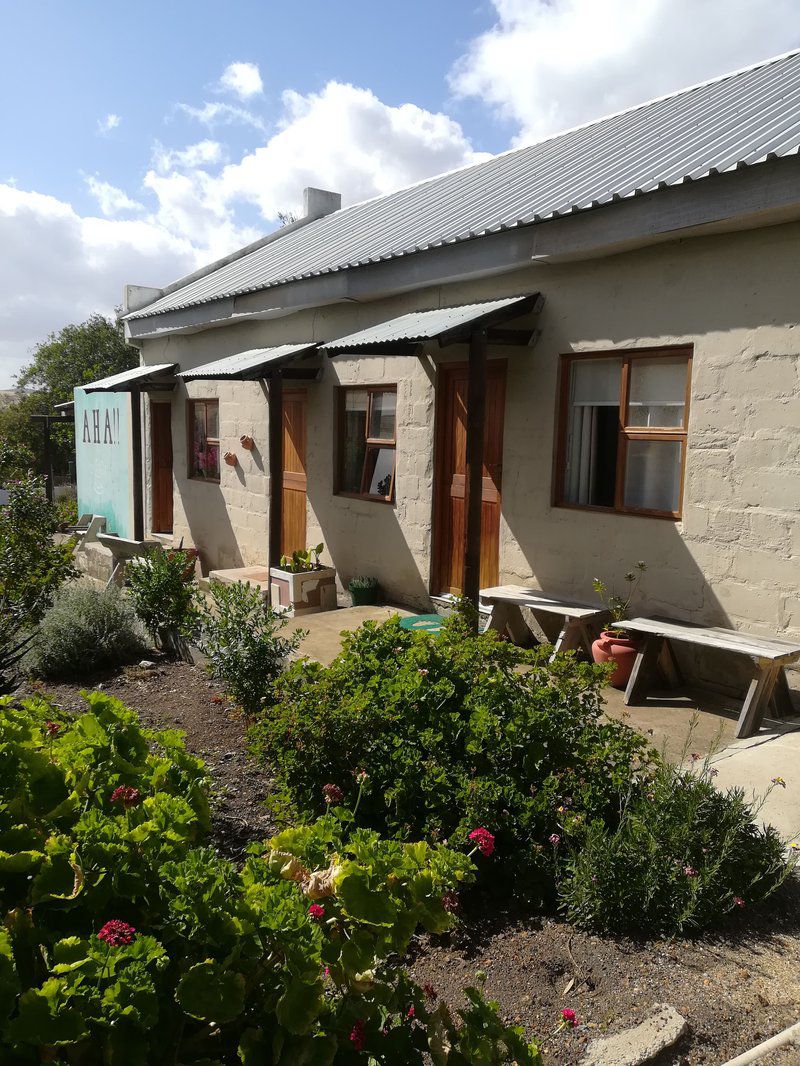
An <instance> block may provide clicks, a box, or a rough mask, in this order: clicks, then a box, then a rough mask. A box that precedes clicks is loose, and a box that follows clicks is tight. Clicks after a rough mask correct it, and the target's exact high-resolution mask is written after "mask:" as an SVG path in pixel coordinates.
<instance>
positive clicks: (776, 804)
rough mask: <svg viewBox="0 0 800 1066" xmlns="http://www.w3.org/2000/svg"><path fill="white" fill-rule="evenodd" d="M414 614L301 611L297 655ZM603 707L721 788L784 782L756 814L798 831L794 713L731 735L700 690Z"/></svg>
mask: <svg viewBox="0 0 800 1066" xmlns="http://www.w3.org/2000/svg"><path fill="white" fill-rule="evenodd" d="M414 613H415V612H413V611H408V610H406V609H404V608H402V607H393V606H381V607H346V608H340V609H339V610H337V611H327V612H323V613H321V614H310V615H305V616H304V617H302V618H298V619H296V626H297V628H299V629H305V630H306V631H307V634H308V635H307V636H306V637H305V639H304V640H303V643H302V644H301V645H300V649H299V652H298V654H299V655H301V656H302V655H306V656H308V657H309V658H310V659H314V660H316V661H318V662H321V663H323V664H325V665H327V664H329V663H330V662H331V661H332V660H333V659H334V658H335V657H336V655H338V653H339V650H340V648H341V633H342V631H343V630H353V629H357V628H358V627H359V626H360V625H362V623H364V622H366V621H368V620H372V621H376V622H384V621H386V620H387V619H389V618H391V617H392V616H393V615H396V614H399V615H400V616H401V617H407V616H410V615H412V614H414ZM603 696H604V699H605V713H606V714H607V715H608V716H609V717H610V718H616V719H619V720H621V721H624V722H627V723H628V725H630V726H632V727H633V728H634V729H637V730H639V731H640V732H641V733H644V734H646V735H648V737H649V739H650V741H651V743H652V744H653V746H654V747H655V748H656V749H657V750H659V751H661V752H662V754H663V755H664V757H665V758H667V759H669V760H670V761H671V762H676V763H679V762H681V761H683V759H685V758H687V757H688V756H689V755H690V754H691V753H693V752H694V753H697V754H700V755H701V756H703V758H706V757H708V759H709V761H710V762H712V763H713V765H714V768H715V769H716V770H717V771H718V775H717V777H716V784H717V785H718V786H719V787H721V788H729V787H732V786H735V785H738V786H739V787H741V788H744V790H745V792H746V793H747V794H748V795H749V794H750V793H754V794H755V795H757V796H759V797H760V796H763V795H764V793H766V792H767V791H768V789H769V787H770V782H771V779H772V778H773V777H782V778H785V780H786V787H785V788H783V787H781V786H778V787H776V788H774V789H773V791H772V792H771V794H770V796H769V798H768V799H767V801H766V803H765V805H764V808H763V810H762V812H761V816H762V818H763V820H764V821H766V822H770V823H771V824H773V825H774V826H775V827H776V828H777V829H778V831H779V832H780V833H781V834H782V835H783V836H785V837H787V838H792V839H795V838H796V837H798V836H800V771H798V769H797V768H798V767H800V717H795V718H793V719H790V720H788V721H787V722H777V721H774V720H772V719H768V718H767V719H765V720H764V724H763V726H762V728H761V729H760V731H759V732H758V734H757V735H756V736H754V737H750V738H748V739H746V740H736V738H735V736H734V733H735V729H736V718H737V712H736V710H735V709H734V708H733V707H732V706H731V705H730V704H729V703H728V704H726V702H725V701H724V700H723V699H721V698H720V697H717V696H715V695H714V694H712V693H709V692H706V691H700V692H694V693H693V694H689V695H686V696H683V695H674V694H666V693H661V694H658V693H656V694H654V696H653V697H652V698H650V699H648V700H647V701H646V703H645V704H644V705H643V706H640V707H626V706H625V705H624V703H623V693H622V692H620V691H619V690H617V689H613V688H606V689H605V690H604V693H603Z"/></svg>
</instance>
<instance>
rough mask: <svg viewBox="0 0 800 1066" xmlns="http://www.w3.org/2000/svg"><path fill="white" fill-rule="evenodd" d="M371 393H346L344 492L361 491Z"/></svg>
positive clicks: (343, 459)
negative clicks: (368, 403)
mask: <svg viewBox="0 0 800 1066" xmlns="http://www.w3.org/2000/svg"><path fill="white" fill-rule="evenodd" d="M368 399H369V394H368V393H366V392H356V391H353V390H348V391H347V392H346V393H345V395H344V427H343V429H344V440H343V441H342V483H341V486H340V487H341V491H342V492H361V475H362V474H363V472H364V458H365V456H366V453H367V445H366V420H367V402H368Z"/></svg>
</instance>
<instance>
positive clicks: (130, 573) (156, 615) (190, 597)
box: [125, 548, 200, 651]
mask: <svg viewBox="0 0 800 1066" xmlns="http://www.w3.org/2000/svg"><path fill="white" fill-rule="evenodd" d="M125 584H126V586H127V589H128V594H129V596H130V598H131V602H132V603H133V606H134V609H135V611H136V613H137V615H138V616H139V618H140V619H141V621H142V623H143V625H144V627H145V629H146V630H147V632H148V633H149V634H150V636H151V637H152V638H153V640H154V641H156V643H157V644H158V645H159V647H162V648H166V649H168V650H170V651H177V650H178V648H179V644H180V640H181V638H189V637H192V636H193V635H194V633H195V632H196V630H197V627H198V625H199V622H200V590H199V589H198V587H197V582H196V581H195V579H194V558H193V556H192V555H191V554H190V553H189V552H185V551H181V550H175V551H162V549H161V548H156V549H155V550H154V551H151V552H148V554H147V555H146V556H145V557H144V558H143V559H132V560H131V562H130V563H129V564H128V566H127V567H126V570H125Z"/></svg>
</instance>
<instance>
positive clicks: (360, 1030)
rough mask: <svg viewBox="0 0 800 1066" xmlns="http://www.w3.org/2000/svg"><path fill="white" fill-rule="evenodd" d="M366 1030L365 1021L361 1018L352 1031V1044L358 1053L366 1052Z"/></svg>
mask: <svg viewBox="0 0 800 1066" xmlns="http://www.w3.org/2000/svg"><path fill="white" fill-rule="evenodd" d="M364 1028H365V1024H364V1019H363V1018H359V1019H358V1020H357V1021H356V1023H355V1025H354V1026H353V1028H352V1029H351V1030H350V1042H351V1043H352V1044H353V1046H354V1047H355V1049H356V1051H363V1050H364Z"/></svg>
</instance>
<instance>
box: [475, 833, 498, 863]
mask: <svg viewBox="0 0 800 1066" xmlns="http://www.w3.org/2000/svg"><path fill="white" fill-rule="evenodd" d="M469 839H470V840H474V841H475V846H476V848H477V849H478V851H479V852H480V853H481V855H485V856H486V858H487V859H488V858H489V856H490V855H491V854H492V852H493V851H494V837H493V836H492V834H491V833H490V832H489V830H488V829H480V828H478V829H473V830H472V832H471V833H470V835H469Z"/></svg>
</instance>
